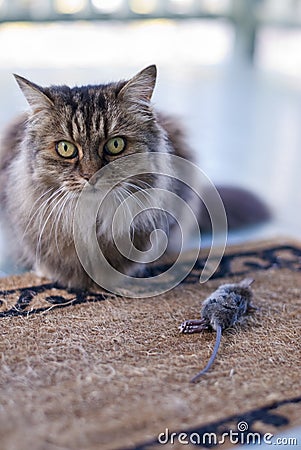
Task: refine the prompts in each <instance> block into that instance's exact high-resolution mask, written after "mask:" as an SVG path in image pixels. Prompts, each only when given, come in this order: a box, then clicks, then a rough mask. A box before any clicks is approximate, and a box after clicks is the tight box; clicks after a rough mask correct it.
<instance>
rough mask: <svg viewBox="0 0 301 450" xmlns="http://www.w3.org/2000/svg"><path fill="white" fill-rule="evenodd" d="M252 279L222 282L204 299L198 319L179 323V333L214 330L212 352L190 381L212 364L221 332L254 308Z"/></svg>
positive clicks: (198, 376) (202, 373)
mask: <svg viewBox="0 0 301 450" xmlns="http://www.w3.org/2000/svg"><path fill="white" fill-rule="evenodd" d="M253 281H254V280H253V279H252V278H245V279H244V280H242V281H241V282H240V283H233V284H222V285H221V286H220V287H219V288H218V289H217V290H216V291H214V292H213V293H212V294H211V295H210V296H209V297H208V298H206V300H204V302H203V305H202V309H201V319H200V320H185V322H183V323H182V324H181V325H180V327H179V328H180V331H181V333H189V334H190V333H200V332H201V331H203V330H206V329H213V330H215V331H216V341H215V346H214V349H213V353H212V355H211V357H210V359H209V361H208V363H207V365H206V367H205V368H204V369H203V370H201V372H199V373H198V374H197V375H195V376H194V377H193V378H192V379H191V382H192V383H193V382H195V381H197V380H198V379H199V378H200V377H201V376H202V375H204V373H206V372H207V371H208V370H209V369H210V367H211V366H212V364H213V362H214V360H215V357H216V355H217V352H218V349H219V346H220V342H221V336H222V332H223V331H224V330H225V329H226V328H229V327H231V326H233V325H235V324H237V323H238V322H239V321H240V320H241V319H242V317H243V316H244V314H246V313H247V312H248V311H250V310H252V309H254V307H253V306H252V305H251V300H252V297H253V294H252V291H251V284H252V283H253Z"/></svg>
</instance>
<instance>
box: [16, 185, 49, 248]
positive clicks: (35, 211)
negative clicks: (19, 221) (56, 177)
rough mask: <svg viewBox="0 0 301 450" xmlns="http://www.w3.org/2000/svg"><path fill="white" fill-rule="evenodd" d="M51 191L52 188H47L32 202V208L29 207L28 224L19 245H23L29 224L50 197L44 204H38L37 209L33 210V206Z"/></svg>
mask: <svg viewBox="0 0 301 450" xmlns="http://www.w3.org/2000/svg"><path fill="white" fill-rule="evenodd" d="M52 190H53V188H52V187H51V188H49V189H48V190H47V191H46V192H44V193H43V194H42V195H40V196H39V197H38V198H37V199H36V200H35V201H34V203H33V205H32V207H31V209H30V211H29V214H28V218H29V220H28V223H27V225H26V228H25V230H24V232H23V235H22V239H21V243H23V240H24V238H25V236H26V233H27V231H28V228H29V226H30V224H31V223H32V221H33V219H35V218H36V216H37V213H38V212H39V210H40V209H41V208H42V207H43V205H44V202H47V201H48V200H49V199H50V198H51V197H52V196H50V197H49V198H47V199H46V200H45V201H44V202H42V203H41V204H40V206H39V207H38V208H37V209H35V210H34V207H35V205H36V204H37V203H38V202H39V200H41V199H42V198H43V197H45V195H47V194H48V193H49V192H51V191H52ZM54 193H55V192H54Z"/></svg>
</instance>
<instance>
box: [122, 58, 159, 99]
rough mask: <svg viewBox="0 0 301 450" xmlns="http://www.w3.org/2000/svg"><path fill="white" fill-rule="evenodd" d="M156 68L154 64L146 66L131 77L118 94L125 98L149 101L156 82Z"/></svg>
mask: <svg viewBox="0 0 301 450" xmlns="http://www.w3.org/2000/svg"><path fill="white" fill-rule="evenodd" d="M156 78H157V68H156V66H155V65H152V66H149V67H146V69H143V70H141V72H139V73H137V75H135V76H134V77H133V78H131V79H130V80H129V81H128V82H127V83H126V84H125V85H124V86H123V88H122V89H121V90H120V92H119V94H118V96H123V98H124V99H125V100H129V101H134V102H135V101H137V100H138V101H140V102H141V101H142V102H149V101H150V99H151V97H152V94H153V91H154V88H155V84H156Z"/></svg>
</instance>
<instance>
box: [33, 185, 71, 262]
mask: <svg viewBox="0 0 301 450" xmlns="http://www.w3.org/2000/svg"><path fill="white" fill-rule="evenodd" d="M65 192H66V191H65V190H64V189H63V187H62V186H61V187H60V188H59V189H57V190H56V192H55V193H53V195H52V196H51V201H50V202H49V203H48V202H47V201H46V202H44V208H43V209H42V211H41V213H42V215H41V218H40V223H39V231H38V239H37V246H36V265H37V266H38V265H39V256H40V253H41V245H42V236H43V233H44V231H45V229H46V225H47V223H48V222H49V219H50V217H51V216H52V214H53V212H54V211H55V209H56V207H57V206H58V205H59V204H60V202H61V200H62V198H63V197H64V196H65ZM62 193H63V195H62V197H61V198H60V195H61V194H62ZM58 199H59V200H58ZM49 200H50V198H49V199H48V201H49ZM57 200H58V201H57ZM52 205H53V206H52ZM49 208H51V210H50V212H49V214H48V216H47V218H46V219H45V221H44V223H43V226H42V228H41V225H42V220H43V218H44V217H45V215H46V214H47V212H48V211H49Z"/></svg>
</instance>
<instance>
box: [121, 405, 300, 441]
mask: <svg viewBox="0 0 301 450" xmlns="http://www.w3.org/2000/svg"><path fill="white" fill-rule="evenodd" d="M298 403H301V397H295V398H292V399H287V400H282V401H280V402H275V403H273V404H272V405H268V406H264V407H261V408H256V409H253V410H252V411H249V412H246V413H242V414H237V415H233V416H230V417H227V418H225V419H222V420H218V421H216V422H212V423H210V424H207V425H201V426H199V427H194V428H188V429H184V430H169V434H168V435H167V433H166V430H162V433H163V434H162V435H160V434H159V436H160V439H159V436H158V437H157V438H155V439H153V440H149V441H147V442H144V443H141V444H138V445H136V446H133V447H123V448H120V449H119V450H148V449H150V448H157V449H159V448H161V449H162V447H163V448H164V445H163V442H165V440H166V444H170V445H172V442H171V439H172V437H171V436H172V433H173V442H174V443H175V444H181V441H182V445H183V447H185V445H187V444H188V443H189V444H191V445H195V446H197V447H199V448H212V447H217V446H218V445H221V444H222V443H223V437H225V438H226V436H228V437H229V434H230V430H231V433H232V431H233V433H232V438H231V441H232V443H237V444H248V443H249V444H253V443H254V444H255V443H259V444H263V443H264V440H263V437H264V435H267V434H268V430H269V429H271V428H270V427H271V426H272V428H274V427H275V428H279V429H280V428H281V427H283V426H286V425H288V424H289V420H288V418H287V417H285V416H284V415H283V414H281V413H279V412H277V408H279V407H281V406H284V405H294V404H298ZM259 423H260V424H262V425H264V426H265V427H266V429H267V431H266V432H265V433H262V432H259V431H257V430H256V426H257V427H258V424H259ZM233 424H236V425H235V426H234V427H233ZM261 428H262V427H261ZM273 431H274V430H273ZM181 433H183V434H181ZM225 433H227V435H226V434H225ZM235 433H236V434H235ZM180 434H181V437H180V441H179V436H180ZM165 436H167V437H168V438H169V439H168V440H167V439H166V438H165ZM273 437H274V435H273V434H272V433H271V434H270V435H269V437H266V439H269V442H270V443H271V447H273V444H274V445H276V438H274V439H273ZM291 438H293V439H296V438H294V436H291ZM232 439H237V442H235V441H233V440H232ZM160 441H161V442H160ZM162 441H163V442H162ZM296 441H297V439H296ZM184 442H185V443H184ZM226 442H227V440H226ZM267 443H268V442H267ZM279 448H280V447H279ZM287 448H291V447H289V446H287ZM295 448H298V445H297V442H296V444H295Z"/></svg>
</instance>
